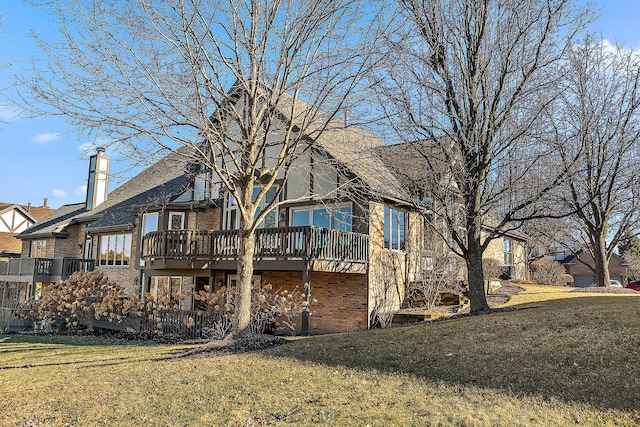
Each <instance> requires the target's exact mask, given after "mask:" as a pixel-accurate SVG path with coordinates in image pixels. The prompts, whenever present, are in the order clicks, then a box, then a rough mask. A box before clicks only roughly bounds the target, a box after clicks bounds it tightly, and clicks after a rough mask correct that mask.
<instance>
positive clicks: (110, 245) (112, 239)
mask: <svg viewBox="0 0 640 427" xmlns="http://www.w3.org/2000/svg"><path fill="white" fill-rule="evenodd" d="M130 261H131V234H111V235H105V236H100V256H99V258H98V265H101V266H127V265H129V262H130Z"/></svg>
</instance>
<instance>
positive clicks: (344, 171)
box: [0, 112, 424, 334]
mask: <svg viewBox="0 0 640 427" xmlns="http://www.w3.org/2000/svg"><path fill="white" fill-rule="evenodd" d="M282 116H283V117H286V114H285V113H284V112H282ZM329 124H330V125H329V126H326V129H325V130H324V132H322V133H321V134H320V135H309V136H308V137H309V138H313V139H314V140H315V143H314V144H313V145H312V146H311V149H310V150H308V151H307V152H306V153H305V154H304V155H303V156H301V157H300V158H298V159H297V160H296V162H297V164H296V167H295V168H294V169H293V170H292V172H291V175H290V176H289V178H288V179H287V180H284V179H283V180H278V181H277V185H280V186H283V188H284V189H283V192H282V193H283V202H284V203H283V204H282V205H280V206H279V207H278V208H277V209H276V210H275V211H274V212H273V214H272V215H269V216H268V217H267V218H265V220H264V223H263V224H262V226H261V228H259V229H258V230H257V231H256V236H255V244H256V254H255V258H254V275H255V280H256V281H259V282H261V283H269V284H271V285H272V286H273V287H274V288H276V289H286V290H288V291H293V290H295V289H302V288H303V287H304V286H305V284H308V286H309V292H310V295H311V297H312V299H313V303H312V305H311V312H312V314H311V316H310V318H309V320H308V324H303V322H300V325H301V326H300V329H299V332H300V333H303V334H306V333H309V334H319V333H332V332H344V331H352V330H362V329H367V328H368V327H370V325H371V324H372V322H373V321H374V320H375V316H376V315H377V314H379V313H384V312H389V311H394V310H397V309H399V308H400V305H401V303H402V300H403V297H404V286H405V284H406V283H408V282H410V281H412V280H415V279H416V276H417V275H418V274H419V270H420V268H422V266H423V264H424V262H423V260H422V257H423V256H424V250H423V240H424V239H423V235H424V227H423V218H422V216H421V215H419V214H418V213H417V212H416V211H415V210H414V209H413V207H412V204H411V203H410V202H409V197H408V196H407V194H406V191H405V189H404V187H403V185H402V183H401V182H400V180H399V179H398V178H397V176H396V175H395V174H394V173H392V171H390V170H389V169H388V168H387V167H386V166H385V165H384V163H383V162H381V161H380V158H379V157H378V155H377V154H375V153H377V151H376V150H378V149H382V150H383V149H384V147H386V145H385V143H384V142H383V141H381V140H380V139H378V138H376V137H375V136H373V135H371V134H370V133H368V132H366V131H364V130H362V129H358V128H356V127H353V126H347V125H346V124H345V123H344V122H343V121H341V120H331V121H330V123H329ZM109 163H110V159H109V157H108V156H106V155H105V153H104V151H102V150H98V152H97V153H96V154H95V155H93V156H91V158H90V162H89V175H88V192H87V199H86V202H85V203H81V204H74V205H66V206H63V207H61V208H60V209H58V210H56V211H55V212H54V213H52V214H51V215H49V216H48V217H47V218H45V219H44V220H43V221H41V222H40V223H38V224H36V225H35V226H34V227H32V228H30V229H28V230H25V231H23V232H22V233H20V234H19V235H18V238H19V239H21V240H22V256H23V259H22V260H21V262H20V263H18V262H14V263H13V265H10V267H11V268H10V269H9V272H8V274H5V275H4V276H2V275H0V284H1V283H3V281H4V283H7V284H8V283H14V284H15V283H20V284H22V288H23V289H25V291H24V295H25V296H28V295H37V294H38V292H39V291H40V289H41V288H42V286H43V285H44V284H45V283H50V282H54V281H56V280H60V279H64V278H67V277H68V276H69V275H70V274H71V273H72V272H74V271H80V270H93V269H97V270H101V271H103V272H104V273H105V274H106V275H108V276H109V278H110V279H111V280H113V281H115V282H117V283H119V284H120V285H122V286H123V287H125V288H126V289H127V290H128V292H129V293H130V294H133V295H142V294H143V293H148V294H150V295H151V297H152V298H157V297H158V295H159V294H160V293H161V291H162V290H165V291H169V292H174V291H176V290H195V291H200V290H204V289H214V290H215V289H218V288H220V287H225V286H232V285H233V284H234V282H235V281H236V280H237V276H236V267H237V247H238V246H237V245H238V233H237V228H238V211H237V206H236V205H235V200H234V199H233V198H232V197H231V196H230V195H229V194H228V193H227V192H225V189H224V186H221V185H220V184H219V183H217V182H216V180H215V177H213V176H211V173H210V171H208V170H200V169H199V168H198V167H197V165H194V164H193V162H192V158H191V156H190V155H189V152H188V149H187V148H181V149H179V150H177V151H175V152H173V153H171V154H169V155H167V156H166V157H165V158H163V159H162V160H160V161H159V162H157V163H156V164H154V165H152V166H150V167H149V168H147V169H146V170H144V171H143V172H141V173H140V174H139V175H137V176H136V177H134V178H132V179H131V180H129V181H128V182H127V183H125V184H124V185H122V186H121V187H119V188H117V189H115V190H114V191H112V192H111V193H109V194H107V183H108V173H109ZM289 200H291V202H287V201H289ZM184 308H185V309H192V308H194V301H186V302H185V306H184ZM305 323H306V322H305Z"/></svg>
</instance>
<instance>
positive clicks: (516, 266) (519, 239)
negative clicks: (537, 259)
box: [483, 230, 529, 280]
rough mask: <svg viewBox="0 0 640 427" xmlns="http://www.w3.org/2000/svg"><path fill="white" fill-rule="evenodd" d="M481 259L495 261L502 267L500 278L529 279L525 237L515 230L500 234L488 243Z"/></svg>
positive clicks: (486, 232)
mask: <svg viewBox="0 0 640 427" xmlns="http://www.w3.org/2000/svg"><path fill="white" fill-rule="evenodd" d="M488 233H489V231H485V232H483V234H484V235H486V234H488ZM483 258H484V259H494V260H496V261H497V262H498V263H499V264H500V265H501V266H502V271H501V275H502V277H506V278H509V279H521V280H526V279H528V278H529V269H528V267H527V236H526V235H525V234H523V233H521V232H519V231H517V230H512V231H507V232H504V233H501V234H500V235H499V236H498V237H496V238H494V239H493V240H492V241H491V242H489V245H488V246H487V249H486V250H485V251H484V256H483Z"/></svg>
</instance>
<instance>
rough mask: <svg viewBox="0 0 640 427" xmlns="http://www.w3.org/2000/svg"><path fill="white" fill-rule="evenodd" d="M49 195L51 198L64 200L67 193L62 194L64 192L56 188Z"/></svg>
mask: <svg viewBox="0 0 640 427" xmlns="http://www.w3.org/2000/svg"><path fill="white" fill-rule="evenodd" d="M51 194H52V195H53V197H57V198H59V199H63V198H65V197H67V193H65V192H64V191H62V190H58V189H57V188H56V189H55V190H53V191H52V192H51Z"/></svg>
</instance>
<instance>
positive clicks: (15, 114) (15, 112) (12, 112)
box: [0, 105, 22, 123]
mask: <svg viewBox="0 0 640 427" xmlns="http://www.w3.org/2000/svg"><path fill="white" fill-rule="evenodd" d="M21 113H22V111H21V110H19V109H18V108H16V107H9V106H7V105H0V122H5V123H8V122H11V121H13V120H17V119H19V118H20V114H21Z"/></svg>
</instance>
